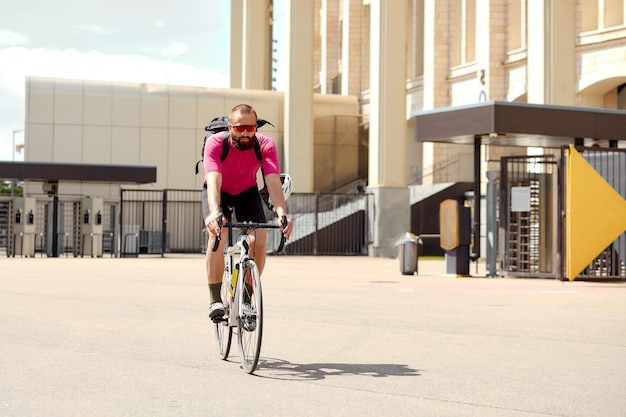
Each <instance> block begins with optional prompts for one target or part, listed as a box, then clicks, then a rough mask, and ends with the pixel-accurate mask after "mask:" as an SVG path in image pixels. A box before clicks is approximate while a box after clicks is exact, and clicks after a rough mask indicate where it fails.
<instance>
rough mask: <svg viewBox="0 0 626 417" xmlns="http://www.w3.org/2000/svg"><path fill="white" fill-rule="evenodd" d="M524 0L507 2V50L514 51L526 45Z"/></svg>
mask: <svg viewBox="0 0 626 417" xmlns="http://www.w3.org/2000/svg"><path fill="white" fill-rule="evenodd" d="M524 6H525V5H524V0H509V1H508V3H507V21H508V27H509V29H508V32H507V35H508V50H509V51H515V50H518V49H523V48H525V47H526V39H525V36H524V35H525V31H524V28H525V27H526V8H525V7H524Z"/></svg>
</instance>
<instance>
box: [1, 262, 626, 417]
mask: <svg viewBox="0 0 626 417" xmlns="http://www.w3.org/2000/svg"><path fill="white" fill-rule="evenodd" d="M444 272H445V265H444V263H443V262H442V261H423V260H422V261H420V263H419V275H417V276H403V275H402V274H400V272H399V266H398V260H397V259H380V258H367V257H292V256H284V257H270V258H268V263H267V267H266V271H265V274H264V277H263V291H264V301H265V322H264V323H265V327H264V337H263V348H262V352H261V360H260V364H259V368H258V370H257V372H256V373H255V375H254V376H250V375H247V374H245V373H244V372H243V370H241V369H240V367H239V364H238V359H239V358H238V356H237V355H238V348H237V346H236V342H235V343H234V345H233V348H232V349H231V355H232V356H231V358H229V360H228V361H221V360H219V359H218V357H217V354H216V352H215V346H214V345H215V341H214V334H213V327H212V325H211V324H210V322H209V320H208V318H207V316H206V310H207V306H208V296H207V288H206V281H205V278H204V272H203V257H202V256H200V255H189V256H177V255H171V256H168V257H166V258H157V257H146V258H139V259H132V258H130V259H128V258H127V259H111V258H101V259H92V258H56V259H52V258H34V259H32V258H30V259H29V258H4V257H3V258H0V416H64V417H67V416H218V415H219V416H230V415H243V414H248V415H253V416H324V415H328V416H383V415H384V416H387V415H394V416H444V417H445V416H455V417H458V416H468V417H478V416H481V417H485V416H510V417H528V416H568V417H569V416H572V417H573V416H581V417H582V416H585V417H587V416H626V398H625V397H624V396H625V394H624V393H626V372H625V370H626V369H625V368H626V285H624V284H599V283H582V282H581V283H579V282H574V283H570V282H566V283H562V282H559V281H554V280H542V279H512V278H506V279H504V278H495V279H493V278H481V277H474V278H448V277H443V276H442V275H443V274H444ZM472 272H474V266H472ZM479 275H484V268H481V269H479Z"/></svg>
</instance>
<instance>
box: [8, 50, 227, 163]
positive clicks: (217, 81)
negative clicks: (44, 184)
mask: <svg viewBox="0 0 626 417" xmlns="http://www.w3.org/2000/svg"><path fill="white" fill-rule="evenodd" d="M183 47H186V45H185V44H182V46H181V45H178V46H176V45H173V47H172V48H171V52H176V51H182V50H183V49H184V48H183ZM183 52H184V51H183ZM179 53H180V52H179ZM29 75H30V76H41V77H54V78H70V79H88V80H104V81H125V82H137V83H159V84H175V85H189V86H199V87H216V88H227V87H228V75H225V74H222V73H220V72H219V71H217V70H201V69H198V68H194V67H192V66H190V65H184V64H178V63H176V62H171V61H160V60H156V59H152V58H147V57H144V56H137V55H106V54H102V53H99V52H88V53H81V52H78V51H76V50H73V49H66V50H62V51H61V50H44V49H27V48H23V47H12V48H6V49H0V160H11V159H12V153H11V148H12V142H13V131H15V130H20V129H23V128H24V118H25V113H24V108H25V98H24V93H25V91H24V90H25V87H24V86H25V77H26V76H29ZM22 140H23V139H22V136H21V134H17V135H16V143H18V144H19V143H21V141H22ZM16 159H21V156H20V155H17V154H16Z"/></svg>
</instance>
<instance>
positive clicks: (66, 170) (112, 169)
mask: <svg viewBox="0 0 626 417" xmlns="http://www.w3.org/2000/svg"><path fill="white" fill-rule="evenodd" d="M156 172H157V169H156V166H143V165H97V164H70V163H50V162H0V179H1V180H7V181H44V182H50V183H55V182H59V181H70V182H115V183H133V184H146V183H151V182H156Z"/></svg>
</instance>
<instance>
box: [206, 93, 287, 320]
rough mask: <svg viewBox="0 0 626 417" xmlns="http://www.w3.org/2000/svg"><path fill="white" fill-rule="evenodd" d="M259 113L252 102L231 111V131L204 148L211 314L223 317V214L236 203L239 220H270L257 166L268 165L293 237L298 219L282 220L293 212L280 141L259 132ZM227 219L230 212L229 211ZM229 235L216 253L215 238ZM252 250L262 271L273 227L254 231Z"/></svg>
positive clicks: (271, 187) (277, 205)
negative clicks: (285, 184) (225, 144)
mask: <svg viewBox="0 0 626 417" xmlns="http://www.w3.org/2000/svg"><path fill="white" fill-rule="evenodd" d="M256 127H257V114H256V111H255V110H254V109H253V108H252V106H250V105H248V104H239V105H237V106H235V107H234V108H233V109H232V110H231V112H230V120H229V124H228V132H219V133H216V134H214V135H212V136H210V137H209V138H208V139H207V140H206V145H205V149H204V172H205V177H204V181H205V183H204V190H203V193H202V209H203V214H204V223H205V225H206V228H207V230H208V232H209V242H208V246H207V248H208V250H207V251H206V259H205V261H206V273H207V278H208V283H209V317H210V318H211V319H213V318H215V317H221V316H223V315H224V314H225V310H224V305H223V303H222V300H221V296H220V291H221V286H222V275H223V272H224V254H223V246H224V242H226V241H227V238H226V237H225V236H226V233H227V228H223V229H221V228H220V225H219V224H218V222H217V220H218V217H219V216H220V215H221V214H222V213H225V212H226V211H227V210H228V208H229V207H234V212H235V217H236V218H237V221H239V222H244V221H250V222H258V223H264V222H265V221H266V219H265V212H264V211H263V205H262V204H263V203H262V202H261V197H260V195H259V191H258V188H257V171H258V170H259V168H260V167H261V165H262V166H263V173H264V175H265V183H266V186H267V190H268V191H269V198H270V200H271V202H272V204H273V206H274V210H275V211H276V214H277V215H278V218H279V225H280V226H281V230H282V232H283V234H284V235H285V238H289V236H290V235H291V231H292V230H293V221H292V220H288V221H287V224H282V216H287V210H286V207H285V197H284V194H283V188H282V184H281V180H280V165H279V162H278V155H277V151H276V144H275V143H274V141H273V140H272V139H271V138H269V137H268V136H265V135H262V134H260V133H258V132H256ZM225 134H228V135H229V138H228V142H229V143H228V146H229V149H228V154H227V156H226V158H225V159H224V161H223V162H222V161H221V158H222V150H223V149H222V140H223V138H224V135H225ZM254 141H258V143H259V145H260V148H261V155H262V158H261V161H259V159H258V157H257V156H256V154H255V150H254ZM224 220H225V216H224ZM220 233H222V234H224V236H222V239H221V241H220V244H219V247H218V250H217V251H215V252H213V251H211V249H210V248H212V247H213V244H214V242H215V237H216V236H217V235H218V234H220ZM250 237H251V242H250V255H251V256H252V257H253V258H254V260H255V262H256V264H257V267H258V268H259V273H263V267H264V266H265V250H266V246H267V230H266V229H257V230H256V236H254V235H251V236H250Z"/></svg>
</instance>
